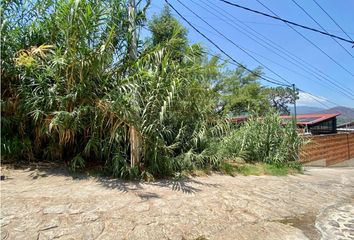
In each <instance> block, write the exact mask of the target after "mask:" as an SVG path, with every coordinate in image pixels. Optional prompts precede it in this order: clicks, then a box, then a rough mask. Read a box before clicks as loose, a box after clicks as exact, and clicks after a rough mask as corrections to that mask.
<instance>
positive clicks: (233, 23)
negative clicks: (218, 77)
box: [192, 0, 354, 100]
mask: <svg viewBox="0 0 354 240" xmlns="http://www.w3.org/2000/svg"><path fill="white" fill-rule="evenodd" d="M192 2H193V3H194V4H196V5H198V6H199V7H201V8H203V9H205V10H206V11H208V12H209V13H211V14H212V15H214V16H216V14H219V15H221V16H224V17H225V18H226V19H224V18H219V19H222V20H223V21H225V22H227V19H229V20H231V21H230V26H231V27H233V28H235V29H236V30H238V31H240V32H241V33H243V34H244V35H246V36H247V37H249V38H251V39H252V40H254V41H255V42H257V43H258V44H260V45H261V46H263V47H264V48H266V49H268V50H269V51H271V52H273V53H274V54H276V55H278V56H279V57H281V58H283V59H284V60H286V61H288V62H291V63H292V64H295V65H296V66H298V67H299V68H301V69H302V70H304V71H305V72H307V73H310V74H311V75H313V76H315V77H316V78H317V79H318V80H320V81H316V82H317V83H318V84H320V85H322V86H324V85H323V84H322V82H321V80H323V79H322V78H320V77H319V76H318V75H317V72H315V71H309V70H307V69H306V68H304V67H303V66H305V67H307V68H309V67H308V66H306V65H304V64H303V62H302V61H298V60H296V59H294V58H293V57H291V56H289V54H287V53H286V52H285V51H281V50H279V49H278V48H275V49H276V50H278V51H280V52H282V53H285V55H287V57H290V58H291V59H292V60H289V59H287V58H285V57H284V56H282V55H280V54H279V53H277V52H276V51H275V50H273V49H272V48H274V47H273V46H272V45H271V44H269V43H268V42H266V41H264V38H265V39H267V38H266V37H265V36H263V35H262V34H259V33H258V32H257V31H255V30H254V29H252V28H250V27H249V26H247V25H246V24H244V23H243V25H245V26H246V27H248V28H249V29H251V30H252V31H254V32H256V33H257V34H259V35H261V36H263V38H260V37H258V36H256V35H255V34H253V33H252V32H250V31H248V30H247V29H245V28H244V27H242V26H240V25H239V24H237V23H236V22H235V21H234V20H236V21H238V22H240V23H242V21H240V20H239V19H237V18H235V17H234V16H233V15H231V14H229V13H228V12H226V11H225V10H223V9H221V8H220V7H218V6H216V5H214V6H215V7H217V8H218V9H220V10H221V11H223V12H224V13H226V14H228V15H229V16H231V17H232V18H233V19H234V20H233V19H231V18H230V17H228V16H226V15H225V14H224V13H223V12H220V11H219V10H218V9H216V8H214V7H213V6H210V5H209V4H208V2H203V4H204V5H206V6H208V7H209V8H211V9H212V11H211V10H209V9H207V8H206V7H205V6H204V5H201V4H199V3H198V2H195V1H194V0H192ZM235 24H236V25H237V26H235ZM240 28H241V29H240ZM244 31H245V32H246V33H245V32H244ZM250 35H252V36H253V37H255V38H257V39H259V40H260V41H262V42H263V43H265V44H267V45H268V46H270V47H271V48H269V47H267V46H265V45H264V44H262V43H260V42H259V41H258V40H257V39H254V38H253V37H252V36H250ZM267 40H268V41H270V42H272V41H271V40H269V39H267ZM272 43H273V44H274V45H276V46H277V44H275V43H274V42H272ZM246 50H247V49H246ZM247 51H249V52H252V53H253V54H256V55H258V56H261V57H262V58H264V59H267V60H268V61H271V62H273V63H274V64H276V65H279V66H281V67H283V68H285V69H287V70H288V71H291V72H295V71H293V70H290V69H289V68H287V67H284V66H283V65H281V64H278V63H275V62H274V61H273V60H270V59H269V58H266V57H264V56H262V55H260V54H258V53H255V52H253V51H250V50H247ZM294 60H295V61H296V62H293V61H294ZM310 70H311V69H310ZM313 72H315V74H314V73H313ZM295 73H296V74H299V75H301V76H303V77H305V78H306V76H304V75H303V74H300V73H298V72H295ZM324 79H325V80H326V81H327V82H329V83H330V84H332V85H333V86H335V87H337V88H338V89H342V90H343V91H341V90H337V89H334V90H335V91H338V92H340V93H342V94H344V95H345V96H347V97H348V98H350V99H351V100H354V98H353V97H354V95H353V94H352V92H350V91H348V90H347V89H345V88H343V87H341V86H340V85H338V84H336V83H335V82H332V81H331V80H330V79H326V78H324ZM330 87H331V86H330Z"/></svg>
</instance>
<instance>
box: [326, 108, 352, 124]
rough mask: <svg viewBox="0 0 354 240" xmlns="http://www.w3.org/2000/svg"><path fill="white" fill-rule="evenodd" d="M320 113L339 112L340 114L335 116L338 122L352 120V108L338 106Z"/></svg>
mask: <svg viewBox="0 0 354 240" xmlns="http://www.w3.org/2000/svg"><path fill="white" fill-rule="evenodd" d="M320 113H340V116H338V117H337V123H338V124H340V123H345V122H351V121H354V108H348V107H342V106H338V107H334V108H330V109H327V110H324V111H321V112H320Z"/></svg>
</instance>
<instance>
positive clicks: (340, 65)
mask: <svg viewBox="0 0 354 240" xmlns="http://www.w3.org/2000/svg"><path fill="white" fill-rule="evenodd" d="M220 1H222V0H220ZM256 1H257V2H258V3H259V4H261V5H262V6H263V7H265V8H266V9H267V10H268V11H270V12H271V13H273V14H274V15H276V16H278V15H277V14H276V13H275V12H273V11H272V10H271V9H270V8H269V7H267V6H266V5H265V4H263V3H262V2H261V1H260V0H256ZM285 24H286V25H288V27H290V28H291V29H292V30H294V31H295V32H296V33H297V34H299V35H300V36H301V37H302V38H304V39H305V40H306V41H307V42H309V43H310V44H311V45H312V46H314V47H315V48H317V49H318V50H319V51H321V52H322V53H323V54H325V55H326V56H327V57H328V58H329V59H331V60H332V62H334V63H335V64H337V65H338V66H339V67H340V68H342V69H343V70H344V71H346V72H347V73H348V74H350V75H351V76H352V77H354V74H353V73H351V72H350V71H349V70H348V69H346V68H345V67H344V66H343V65H342V64H340V63H339V62H337V61H336V60H335V59H334V58H332V57H331V56H329V55H328V54H327V53H326V52H325V51H324V50H322V49H321V48H320V47H319V46H317V45H316V44H315V43H314V42H312V41H311V40H310V39H308V38H307V37H306V36H304V35H303V34H302V33H301V32H299V31H298V30H296V29H295V28H294V27H293V26H291V25H290V24H289V23H285Z"/></svg>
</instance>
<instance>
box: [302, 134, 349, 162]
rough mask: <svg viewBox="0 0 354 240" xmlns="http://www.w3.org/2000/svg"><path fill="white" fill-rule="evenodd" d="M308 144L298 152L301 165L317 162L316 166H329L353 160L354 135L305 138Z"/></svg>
mask: <svg viewBox="0 0 354 240" xmlns="http://www.w3.org/2000/svg"><path fill="white" fill-rule="evenodd" d="M306 138H307V139H309V140H310V143H309V144H307V145H305V146H304V147H303V148H302V150H301V152H300V160H301V162H303V163H310V162H311V163H312V162H317V163H319V164H318V165H322V166H331V165H333V164H336V163H340V162H343V161H346V160H349V159H354V133H337V134H328V135H317V136H316V135H313V136H307V137H306Z"/></svg>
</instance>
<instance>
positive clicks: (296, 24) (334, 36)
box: [220, 0, 354, 44]
mask: <svg viewBox="0 0 354 240" xmlns="http://www.w3.org/2000/svg"><path fill="white" fill-rule="evenodd" d="M220 1H221V2H224V3H226V4H229V5H232V6H234V7H238V8H242V9H244V10H247V11H250V12H253V13H257V14H260V15H263V16H266V17H270V18H273V19H276V20H280V21H282V22H285V23H287V24H291V25H294V26H297V27H301V28H304V29H307V30H311V31H314V32H317V33H321V34H323V35H327V36H330V37H333V38H337V39H339V40H342V41H345V42H348V43H351V44H354V41H352V40H348V39H345V38H342V37H339V36H337V35H334V34H331V33H327V32H323V31H320V30H318V29H315V28H311V27H307V26H304V25H301V24H298V23H295V22H292V21H289V20H286V19H283V18H280V17H279V16H278V15H276V16H273V15H269V14H267V13H264V12H260V11H257V10H254V9H251V8H248V7H244V6H241V5H239V4H236V3H233V2H229V1H226V0H220Z"/></svg>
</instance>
